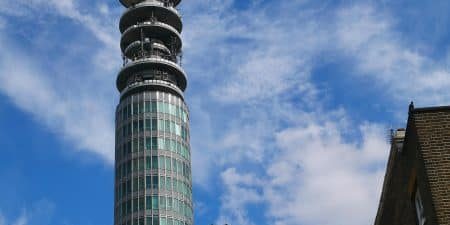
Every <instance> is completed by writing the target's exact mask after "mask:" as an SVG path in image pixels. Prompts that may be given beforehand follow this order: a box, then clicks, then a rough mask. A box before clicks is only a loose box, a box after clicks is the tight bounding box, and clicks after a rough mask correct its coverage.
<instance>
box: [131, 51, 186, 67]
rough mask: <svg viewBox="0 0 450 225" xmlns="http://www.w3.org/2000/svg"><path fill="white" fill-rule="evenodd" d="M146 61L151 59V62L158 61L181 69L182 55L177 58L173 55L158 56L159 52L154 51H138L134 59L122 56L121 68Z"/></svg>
mask: <svg viewBox="0 0 450 225" xmlns="http://www.w3.org/2000/svg"><path fill="white" fill-rule="evenodd" d="M146 59H151V60H155V61H158V60H160V61H161V62H164V63H166V62H170V64H176V65H177V66H178V67H180V68H181V66H182V59H183V57H182V55H178V56H174V55H166V54H160V53H159V52H156V51H153V52H152V51H150V52H149V51H139V55H138V56H137V57H135V58H132V59H129V58H127V57H126V56H123V55H122V60H123V66H127V65H128V64H130V63H135V62H139V61H145V60H146Z"/></svg>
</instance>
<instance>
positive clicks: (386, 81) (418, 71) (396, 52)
mask: <svg viewBox="0 0 450 225" xmlns="http://www.w3.org/2000/svg"><path fill="white" fill-rule="evenodd" d="M394 21H395V20H394V19H392V18H391V16H389V15H386V14H383V12H380V11H377V9H376V8H374V7H373V6H372V5H355V6H352V7H347V8H344V9H342V10H340V11H338V12H337V19H336V34H337V43H338V46H339V48H340V50H342V51H344V52H346V53H347V54H349V55H351V57H354V60H355V68H356V72H355V73H356V74H359V75H360V76H368V77H369V78H371V79H373V80H374V81H375V83H376V84H378V86H379V88H381V89H384V90H386V91H389V93H390V94H391V96H392V97H393V99H395V100H396V101H398V100H400V101H408V100H411V99H414V100H417V101H420V102H421V103H422V104H444V103H448V102H449V101H450V94H449V93H448V91H447V88H446V87H448V85H449V84H450V78H449V77H450V72H449V70H448V68H447V66H446V62H439V61H434V60H433V59H432V58H430V57H428V56H426V55H424V54H423V53H421V52H419V51H417V50H415V49H416V47H414V46H411V43H407V42H404V41H403V39H405V38H402V35H401V33H400V32H398V31H396V30H395V23H394ZM411 87H414V88H411Z"/></svg>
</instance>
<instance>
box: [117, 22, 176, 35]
mask: <svg viewBox="0 0 450 225" xmlns="http://www.w3.org/2000/svg"><path fill="white" fill-rule="evenodd" d="M141 25H153V26H160V27H164V28H166V29H168V30H170V31H172V32H173V33H175V34H176V35H177V36H178V37H180V33H179V32H178V31H177V30H176V29H175V28H173V27H172V26H170V25H168V24H165V23H161V22H159V21H156V20H153V21H144V22H140V23H137V24H135V25H133V26H130V27H128V28H127V29H126V30H124V31H123V34H122V35H125V34H126V33H127V32H129V31H130V30H133V29H136V28H138V27H139V26H141ZM180 39H181V38H180Z"/></svg>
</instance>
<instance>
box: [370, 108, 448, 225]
mask: <svg viewBox="0 0 450 225" xmlns="http://www.w3.org/2000/svg"><path fill="white" fill-rule="evenodd" d="M391 224H392V225H424V224H426V225H450V106H444V107H430V108H414V105H413V104H412V103H411V105H410V108H409V116H408V123H407V127H406V130H405V129H403V130H402V129H400V130H397V131H396V132H394V133H393V134H392V145H391V151H390V155H389V161H388V164H387V168H386V175H385V179H384V184H383V191H382V194H381V199H380V204H379V207H378V213H377V216H376V219H375V225H391Z"/></svg>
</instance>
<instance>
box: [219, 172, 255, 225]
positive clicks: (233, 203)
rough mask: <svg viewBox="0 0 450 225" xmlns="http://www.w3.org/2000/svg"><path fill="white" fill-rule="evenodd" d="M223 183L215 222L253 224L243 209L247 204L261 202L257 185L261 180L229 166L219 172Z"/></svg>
mask: <svg viewBox="0 0 450 225" xmlns="http://www.w3.org/2000/svg"><path fill="white" fill-rule="evenodd" d="M221 179H222V182H223V183H224V185H225V193H224V194H223V196H222V200H221V201H222V205H221V208H220V213H221V216H220V217H219V218H218V220H217V222H216V224H226V223H227V224H241V225H252V224H254V223H253V222H252V221H251V220H250V219H249V218H248V216H247V211H246V210H245V209H246V207H247V206H248V205H249V204H257V203H261V202H262V200H263V198H262V195H261V193H258V190H257V187H258V186H261V184H262V181H261V180H259V179H258V178H255V177H254V176H253V174H243V173H238V172H237V171H236V169H235V168H229V169H227V170H225V171H224V172H222V174H221Z"/></svg>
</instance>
